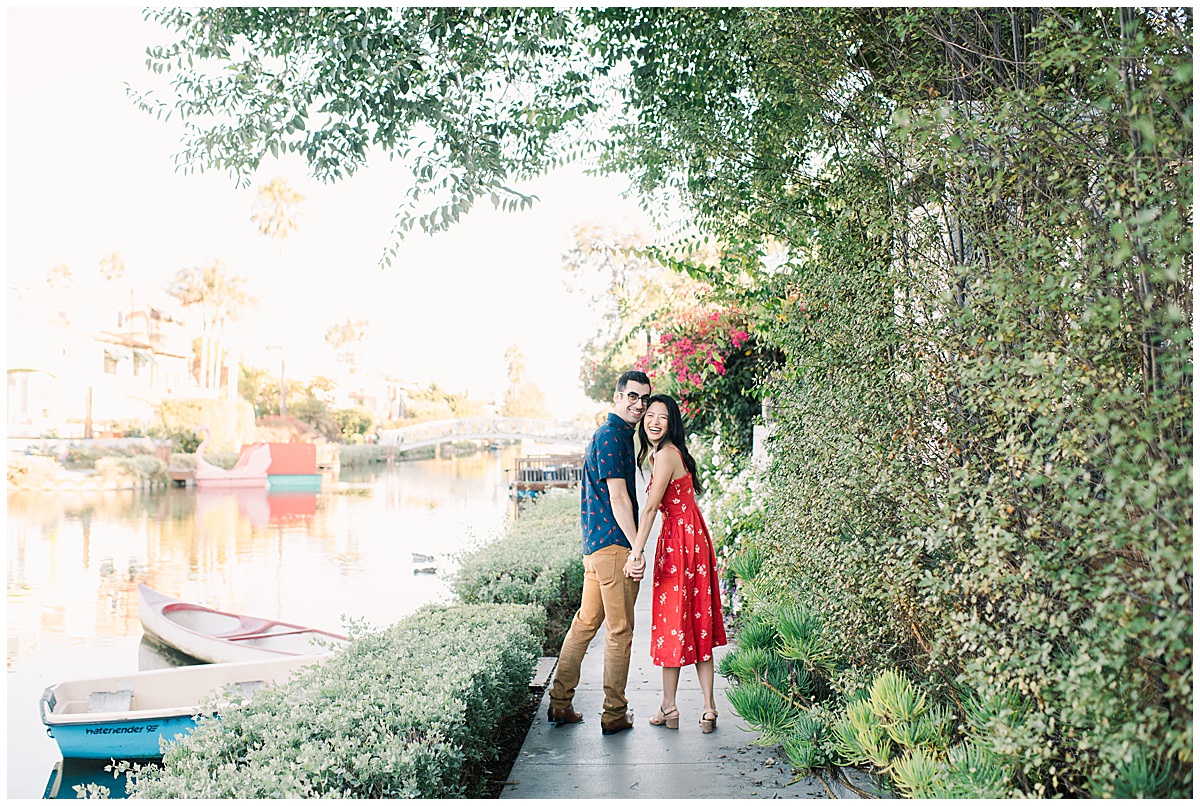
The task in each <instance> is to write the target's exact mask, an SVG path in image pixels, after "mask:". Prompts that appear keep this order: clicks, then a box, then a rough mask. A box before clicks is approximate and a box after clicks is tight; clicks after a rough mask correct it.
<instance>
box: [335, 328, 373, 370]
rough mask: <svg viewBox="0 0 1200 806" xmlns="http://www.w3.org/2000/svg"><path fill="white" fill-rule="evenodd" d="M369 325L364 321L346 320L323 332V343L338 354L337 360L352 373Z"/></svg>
mask: <svg viewBox="0 0 1200 806" xmlns="http://www.w3.org/2000/svg"><path fill="white" fill-rule="evenodd" d="M369 327H370V325H369V324H368V323H367V320H366V319H357V320H350V319H347V320H346V321H345V322H343V323H342V324H340V325H333V326H332V327H330V328H329V330H327V331H325V341H326V342H328V343H329V346H330V347H332V348H333V349H334V351H335V352H337V354H338V358H339V359H340V360H341V361H342V362H343V363H344V364H346V366H347V367H349V368H350V371H351V372H353V371H354V369H355V366H356V365H357V363H358V351H359V348H361V347H362V343H363V340H364V339H365V338H366V337H367V329H368V328H369Z"/></svg>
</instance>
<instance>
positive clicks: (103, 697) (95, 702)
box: [87, 688, 133, 714]
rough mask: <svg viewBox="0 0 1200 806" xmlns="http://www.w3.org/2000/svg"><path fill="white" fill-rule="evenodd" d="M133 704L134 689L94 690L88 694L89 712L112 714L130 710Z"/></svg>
mask: <svg viewBox="0 0 1200 806" xmlns="http://www.w3.org/2000/svg"><path fill="white" fill-rule="evenodd" d="M132 706H133V691H131V690H130V689H127V688H123V689H120V690H118V691H93V692H92V693H91V694H90V695H89V696H88V708H87V712H88V713H89V714H111V713H115V712H118V711H129V710H131V709H132Z"/></svg>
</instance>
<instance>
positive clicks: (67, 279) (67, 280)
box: [46, 263, 75, 288]
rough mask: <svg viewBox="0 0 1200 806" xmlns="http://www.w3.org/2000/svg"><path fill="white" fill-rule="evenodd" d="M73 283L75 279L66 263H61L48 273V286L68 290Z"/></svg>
mask: <svg viewBox="0 0 1200 806" xmlns="http://www.w3.org/2000/svg"><path fill="white" fill-rule="evenodd" d="M73 282H75V278H74V276H72V274H71V267H70V266H68V265H67V264H65V263H59V264H58V265H57V266H54V267H53V268H51V269H50V271H48V272H46V285H48V286H50V287H51V288H68V287H69V286H70V285H71V284H72V283H73Z"/></svg>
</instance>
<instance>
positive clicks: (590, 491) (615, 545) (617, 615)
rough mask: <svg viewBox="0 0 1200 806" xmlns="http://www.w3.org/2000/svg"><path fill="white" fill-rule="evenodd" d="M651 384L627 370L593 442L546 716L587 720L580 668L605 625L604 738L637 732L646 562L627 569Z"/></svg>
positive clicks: (559, 722) (554, 719) (585, 471)
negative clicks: (634, 681)
mask: <svg viewBox="0 0 1200 806" xmlns="http://www.w3.org/2000/svg"><path fill="white" fill-rule="evenodd" d="M649 396H650V379H649V378H648V377H647V376H646V373H644V372H637V371H630V372H626V373H625V374H624V375H622V376H621V377H620V379H618V381H617V390H616V393H615V394H614V395H613V407H612V412H611V413H609V415H608V419H607V421H606V422H605V423H604V425H602V426H600V428H599V429H597V430H596V433H595V434H594V435H593V436H592V441H591V442H590V443H588V448H587V455H586V456H585V457H584V462H583V488H582V490H581V493H580V498H581V502H580V516H581V517H580V519H581V520H582V522H583V568H584V578H583V597H582V601H581V602H580V605H579V610H578V611H577V612H576V613H575V618H574V619H573V620H572V621H571V629H570V630H569V631H568V632H567V637H566V638H565V639H564V640H563V645H562V650H561V651H560V652H559V655H558V671H556V672H555V674H554V683H553V685H552V686H551V688H550V709H549V713H548V714H547V717H548V718H549V720H550V721H551V722H553V723H555V724H557V725H562V724H572V723H575V722H582V721H583V714H580V713H579V712H577V711H576V710H575V709H574V708H572V707H571V702H572V700H573V699H574V697H575V686H576V685H578V684H579V667H580V665H581V664H582V663H583V656H584V654H585V653H586V652H587V650H588V644H590V643H591V641H592V637H593V636H595V634H596V630H598V629H600V625H601V624H604V623H605V622H606V621H607V622H608V628H607V629H608V632H607V637H606V638H605V640H604V716H603V717H601V719H600V730H601V732H602V733H603V734H604V735H605V736H611V735H612V734H614V733H620V732H621V731H623V730H629V729H630V728H632V727H633V720H632V719H630V718H629V714H628V710H629V701H628V700H627V699H625V682H626V680H627V678H628V677H629V654H630V649H631V648H632V646H633V604H634V602H635V601H636V600H637V594H638V586H639V584H640V582H639V581H640V580H641V578H642V576H643V575H644V574H645V572H646V561H645V559H642V561H641V562H640V563H639V564H637V565H636V566H634V567H633V569H632V571H633V576H632V577H627V576H625V573H624V571H623V568H624V565H625V561H626V560H627V559H628V558H629V552H630V551H631V549H632V547H633V539H634V538H635V537H636V536H637V517H638V507H637V490H636V488H635V487H634V478H635V473H636V471H637V463H636V461H635V460H634V451H633V430H634V427H635V426H637V424H638V422H640V421H641V419H642V415H644V414H645V413H646V398H648V397H649Z"/></svg>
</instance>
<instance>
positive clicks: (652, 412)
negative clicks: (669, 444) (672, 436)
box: [642, 401, 671, 448]
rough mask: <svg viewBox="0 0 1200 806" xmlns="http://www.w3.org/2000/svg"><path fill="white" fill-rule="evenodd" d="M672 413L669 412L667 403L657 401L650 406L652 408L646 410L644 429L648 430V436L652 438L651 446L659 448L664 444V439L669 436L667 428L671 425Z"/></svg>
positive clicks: (643, 422)
mask: <svg viewBox="0 0 1200 806" xmlns="http://www.w3.org/2000/svg"><path fill="white" fill-rule="evenodd" d="M670 419H671V416H670V413H669V412H668V411H667V406H666V404H665V403H660V402H658V401H655V402H654V403H651V404H650V408H648V409H647V410H646V416H645V418H644V419H643V420H642V428H644V429H645V430H646V436H647V437H649V438H650V444H651V445H653V446H654V447H656V448H657V447H658V445H659V443H660V442H662V440H663V437H665V436H666V435H667V426H668V425H669V424H670Z"/></svg>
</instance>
